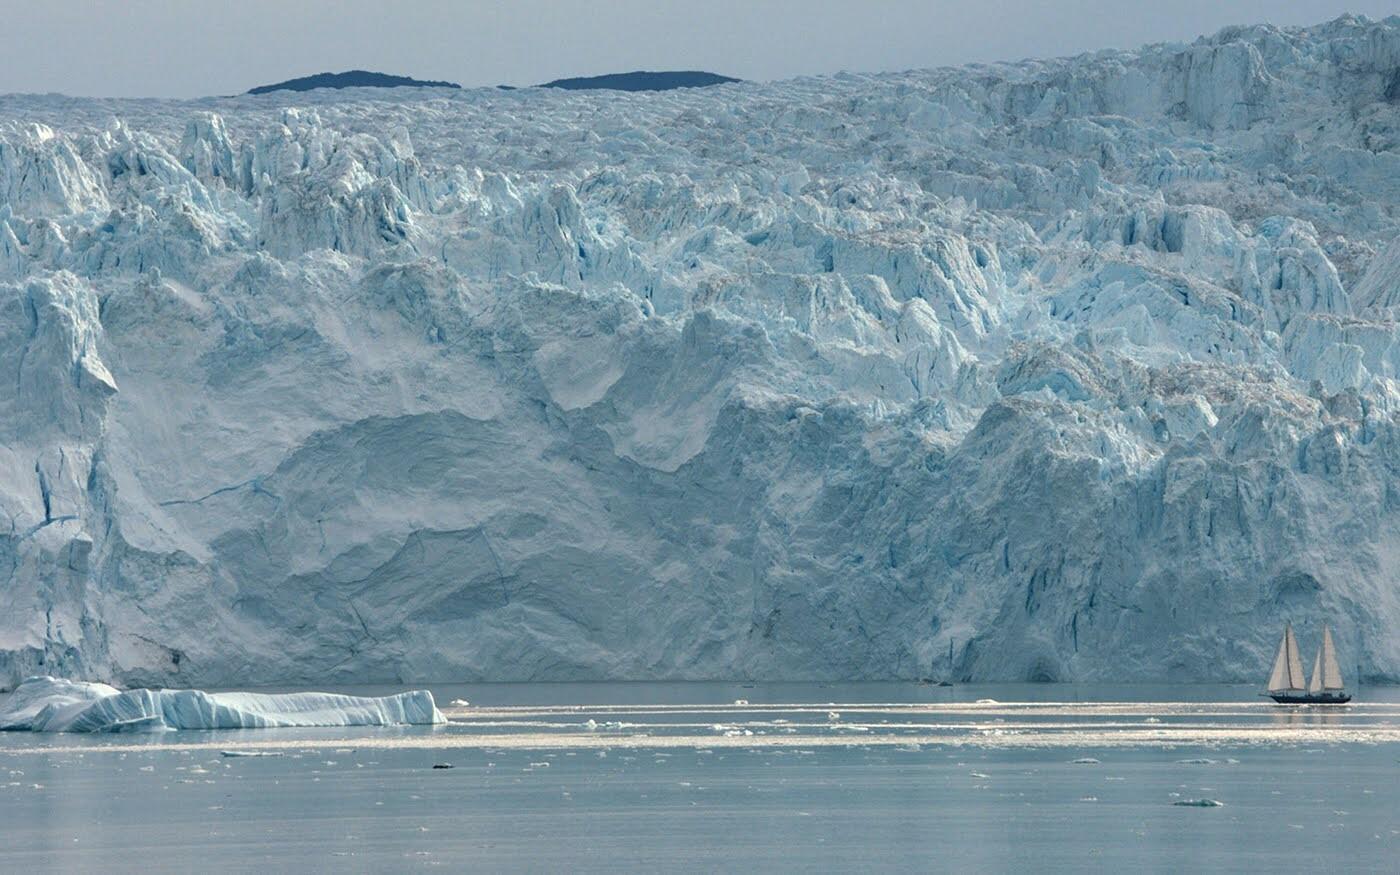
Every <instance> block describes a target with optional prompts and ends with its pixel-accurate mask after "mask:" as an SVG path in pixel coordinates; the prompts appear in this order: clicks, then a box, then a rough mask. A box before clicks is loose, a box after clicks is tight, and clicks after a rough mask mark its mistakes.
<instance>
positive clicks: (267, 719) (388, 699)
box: [0, 677, 447, 732]
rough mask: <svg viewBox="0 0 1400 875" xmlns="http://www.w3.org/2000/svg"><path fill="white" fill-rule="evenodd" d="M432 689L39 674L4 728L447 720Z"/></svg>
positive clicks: (7, 710) (10, 702) (2, 717)
mask: <svg viewBox="0 0 1400 875" xmlns="http://www.w3.org/2000/svg"><path fill="white" fill-rule="evenodd" d="M446 722H447V721H446V719H445V718H444V717H443V716H442V712H440V711H439V710H438V709H437V706H436V704H435V703H434V702H433V694H432V693H430V692H428V691H427V690H413V691H410V692H406V693H398V694H396V695H393V696H382V697H375V698H370V697H361V696H344V695H339V694H336V693H279V694H266V693H206V692H204V691H202V690H147V689H138V690H118V689H116V688H115V687H110V686H108V685H106V684H99V683H89V682H84V681H69V680H63V679H60V678H52V677H33V678H29V679H28V680H26V681H24V683H22V684H20V685H19V686H18V687H17V688H16V689H15V691H14V692H13V693H11V694H10V696H9V698H7V699H6V700H5V702H4V704H3V706H0V730H28V731H32V732H149V731H160V730H165V729H263V728H273V727H292V726H394V725H405V724H437V723H446Z"/></svg>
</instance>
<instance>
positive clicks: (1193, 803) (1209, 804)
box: [1172, 799, 1225, 808]
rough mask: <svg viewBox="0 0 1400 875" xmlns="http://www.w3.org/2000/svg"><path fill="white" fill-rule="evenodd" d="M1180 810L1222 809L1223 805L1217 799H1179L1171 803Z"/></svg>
mask: <svg viewBox="0 0 1400 875" xmlns="http://www.w3.org/2000/svg"><path fill="white" fill-rule="evenodd" d="M1172 804H1173V805H1177V806H1180V807H1182V808H1224V807H1225V803H1224V802H1221V801H1219V800H1218V799H1179V800H1177V801H1176V802H1173V803H1172Z"/></svg>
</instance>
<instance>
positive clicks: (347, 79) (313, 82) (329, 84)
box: [248, 70, 462, 94]
mask: <svg viewBox="0 0 1400 875" xmlns="http://www.w3.org/2000/svg"><path fill="white" fill-rule="evenodd" d="M403 87H419V88H461V87H462V86H460V85H458V84H457V83H456V82H438V81H429V80H425V79H413V78H411V77H409V76H391V75H389V74H388V73H374V72H371V71H369V70H346V71H345V72H344V73H316V74H314V75H312V76H302V77H301V78H299V79H288V80H287V81H285V82H277V83H275V84H272V85H259V86H258V87H257V88H249V89H248V93H249V94H268V93H270V92H273V91H311V90H312V89H314V88H403Z"/></svg>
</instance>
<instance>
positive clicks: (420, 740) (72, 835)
mask: <svg viewBox="0 0 1400 875" xmlns="http://www.w3.org/2000/svg"><path fill="white" fill-rule="evenodd" d="M345 691H346V692H355V693H360V694H376V693H381V692H387V691H388V690H387V689H385V688H358V689H354V690H345ZM433 691H434V694H435V695H436V697H437V698H438V701H439V704H440V705H442V706H443V707H444V709H445V711H446V712H447V714H448V716H449V718H450V719H451V720H452V723H451V724H450V725H448V726H446V727H440V728H426V727H424V728H405V729H389V730H385V729H363V730H361V729H355V730H343V729H342V730H244V731H237V732H199V733H197V732H181V733H163V734H159V735H152V736H107V737H92V736H74V735H62V736H53V735H28V734H9V735H0V871H4V872H15V871H26V872H27V871H62V872H72V871H98V870H101V871H105V872H110V871H137V870H139V871H146V872H150V871H188V870H190V869H193V868H196V867H197V868H199V869H202V870H206V871H208V870H213V871H223V870H234V869H250V868H259V867H261V868H264V869H270V870H273V871H289V870H306V871H404V870H414V869H417V868H420V867H435V868H445V869H447V870H464V869H471V870H501V871H504V870H512V871H522V870H524V871H546V870H559V869H570V870H575V871H603V870H610V871H617V870H622V871H632V870H656V869H667V870H677V869H680V870H700V871H716V870H744V869H755V868H762V869H764V870H787V871H797V870H802V871H814V870H839V869H855V868H859V869H865V870H926V871H927V870H931V871H1005V870H1011V869H1021V870H1025V871H1037V872H1039V871H1068V870H1075V871H1079V870H1083V869H1086V868H1087V869H1090V870H1110V871H1114V870H1133V871H1162V872H1176V871H1183V870H1191V869H1206V870H1230V871H1270V872H1277V871H1281V870H1284V869H1287V870H1304V869H1308V868H1312V869H1314V870H1319V869H1326V870H1332V869H1334V868H1336V867H1338V866H1339V865H1340V864H1341V863H1342V862H1343V861H1345V865H1346V866H1347V868H1349V869H1350V870H1352V871H1395V865H1396V864H1395V861H1396V860H1397V859H1400V690H1397V689H1394V688H1371V689H1363V690H1362V691H1361V694H1360V695H1359V696H1358V701H1357V703H1355V704H1354V705H1353V706H1350V707H1347V708H1330V709H1320V708H1282V707H1275V706H1273V705H1272V704H1270V703H1268V702H1267V700H1261V699H1259V698H1258V697H1257V696H1256V695H1255V692H1256V691H1255V690H1254V689H1253V688H1243V687H1187V686H1160V687H1148V686H1133V687H1087V686H1086V687H1071V686H1054V685H1051V686H1047V685H1035V686H1019V685H1018V686H987V687H953V688H939V687H925V686H916V685H906V684H853V685H823V684H778V685H773V684H760V685H753V686H749V685H741V684H530V685H512V684H500V685H476V686H469V687H434V688H433ZM453 700H465V701H467V702H469V703H470V704H468V705H461V704H458V705H453V704H451V703H452V702H453ZM979 700H982V701H979ZM986 700H994V701H986ZM736 703H737V704H736ZM229 754H233V755H232V756H230V755H229ZM435 765H438V766H446V765H450V766H451V768H434V766H435ZM1201 800H1210V801H1214V802H1219V803H1221V804H1220V805H1219V806H1212V807H1198V806H1195V805H1183V804H1178V803H1185V802H1193V801H1201Z"/></svg>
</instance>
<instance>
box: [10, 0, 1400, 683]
mask: <svg viewBox="0 0 1400 875" xmlns="http://www.w3.org/2000/svg"><path fill="white" fill-rule="evenodd" d="M1397 207H1400V19H1388V20H1386V21H1384V22H1378V23H1377V22H1370V21H1366V20H1364V19H1353V18H1343V19H1339V20H1337V21H1334V22H1331V23H1328V24H1325V25H1321V26H1318V27H1315V28H1311V29H1306V30H1280V29H1277V28H1273V27H1266V26H1261V27H1249V28H1236V29H1231V30H1227V31H1224V32H1222V33H1220V34H1217V35H1216V36H1214V37H1210V38H1206V39H1202V40H1200V41H1198V42H1197V43H1195V44H1192V45H1164V46H1153V47H1149V48H1146V49H1143V50H1141V51H1138V52H1131V53H1124V52H1105V53H1099V54H1096V55H1090V56H1083V57H1078V58H1072V59H1067V60H1058V61H1048V62H1024V63H1019V64H1006V65H991V66H979V67H968V68H962V69H949V70H936V71H931V72H916V73H904V74H895V75H879V76H837V77H831V78H821V79H804V80H795V81H791V82H781V83H774V84H768V85H759V84H751V83H745V84H738V85H726V86H722V87H718V88H713V89H704V90H693V91H682V92H669V93H665V94H659V95H645V96H638V95H626V94H616V93H565V92H559V91H555V90H546V89H534V90H523V91H514V92H502V91H496V90H478V91H462V92H453V93H451V94H445V93H443V92H440V91H438V92H428V91H411V90H399V91H396V92H393V93H383V92H376V93H369V92H356V91H342V92H335V93H324V94H322V93H312V94H306V95H277V96H268V97H261V98H252V97H243V98H230V99H219V100H206V101H196V102H183V103H177V102H163V101H99V100H70V99H62V98H52V97H5V98H0V435H3V440H0V512H3V517H0V684H13V683H15V682H16V681H17V680H18V679H19V678H22V677H24V676H26V675H29V674H38V673H44V674H67V675H69V676H84V677H100V678H104V679H107V680H111V681H113V682H118V683H128V684H129V683H160V684H172V685H176V684H178V685H210V686H230V685H235V684H239V685H242V684H254V683H274V682H275V683H294V682H312V681H314V682H318V683H331V682H336V681H342V682H352V681H361V682H365V681H382V680H396V679H398V680H405V681H428V680H435V681H442V680H449V679H450V680H469V679H483V678H484V679H498V680H507V679H541V678H553V679H563V678H584V677H605V678H644V677H647V678H650V677H688V678H700V677H725V678H734V677H755V678H793V679H796V678H888V677H906V678H908V677H918V676H930V675H931V676H934V677H947V676H952V677H955V678H959V679H961V678H975V679H1027V678H1033V679H1060V680H1070V679H1080V680H1142V679H1174V680H1175V679H1179V680H1226V679H1228V680H1250V679H1255V678H1259V679H1262V677H1263V675H1264V673H1265V672H1266V670H1267V665H1268V661H1269V658H1270V655H1271V653H1272V647H1273V644H1274V642H1275V639H1276V636H1277V634H1278V631H1279V629H1280V628H1281V627H1282V624H1283V622H1284V620H1285V619H1289V618H1291V619H1292V620H1293V621H1294V623H1295V625H1297V626H1299V631H1300V634H1302V635H1303V637H1304V638H1305V639H1307V638H1308V636H1311V635H1313V634H1314V633H1315V630H1316V628H1317V625H1318V624H1320V622H1321V621H1322V620H1323V619H1327V620H1329V621H1330V622H1331V623H1332V626H1333V629H1334V630H1335V633H1336V637H1337V642H1338V647H1339V649H1340V650H1341V652H1342V656H1343V660H1344V661H1345V662H1346V663H1347V664H1349V665H1350V664H1352V663H1357V664H1359V665H1360V666H1361V668H1362V671H1363V673H1364V674H1365V675H1367V676H1368V677H1371V678H1390V679H1395V678H1400V632H1397V630H1400V590H1397V575H1400V418H1398V417H1400V413H1397V411H1398V410H1400V382H1397V380H1400V321H1397V319H1400V243H1397V242H1395V241H1396V238H1397V237H1398V236H1400V215H1397ZM1305 646H1307V645H1306V644H1305ZM950 651H951V660H950V657H949V654H950Z"/></svg>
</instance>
